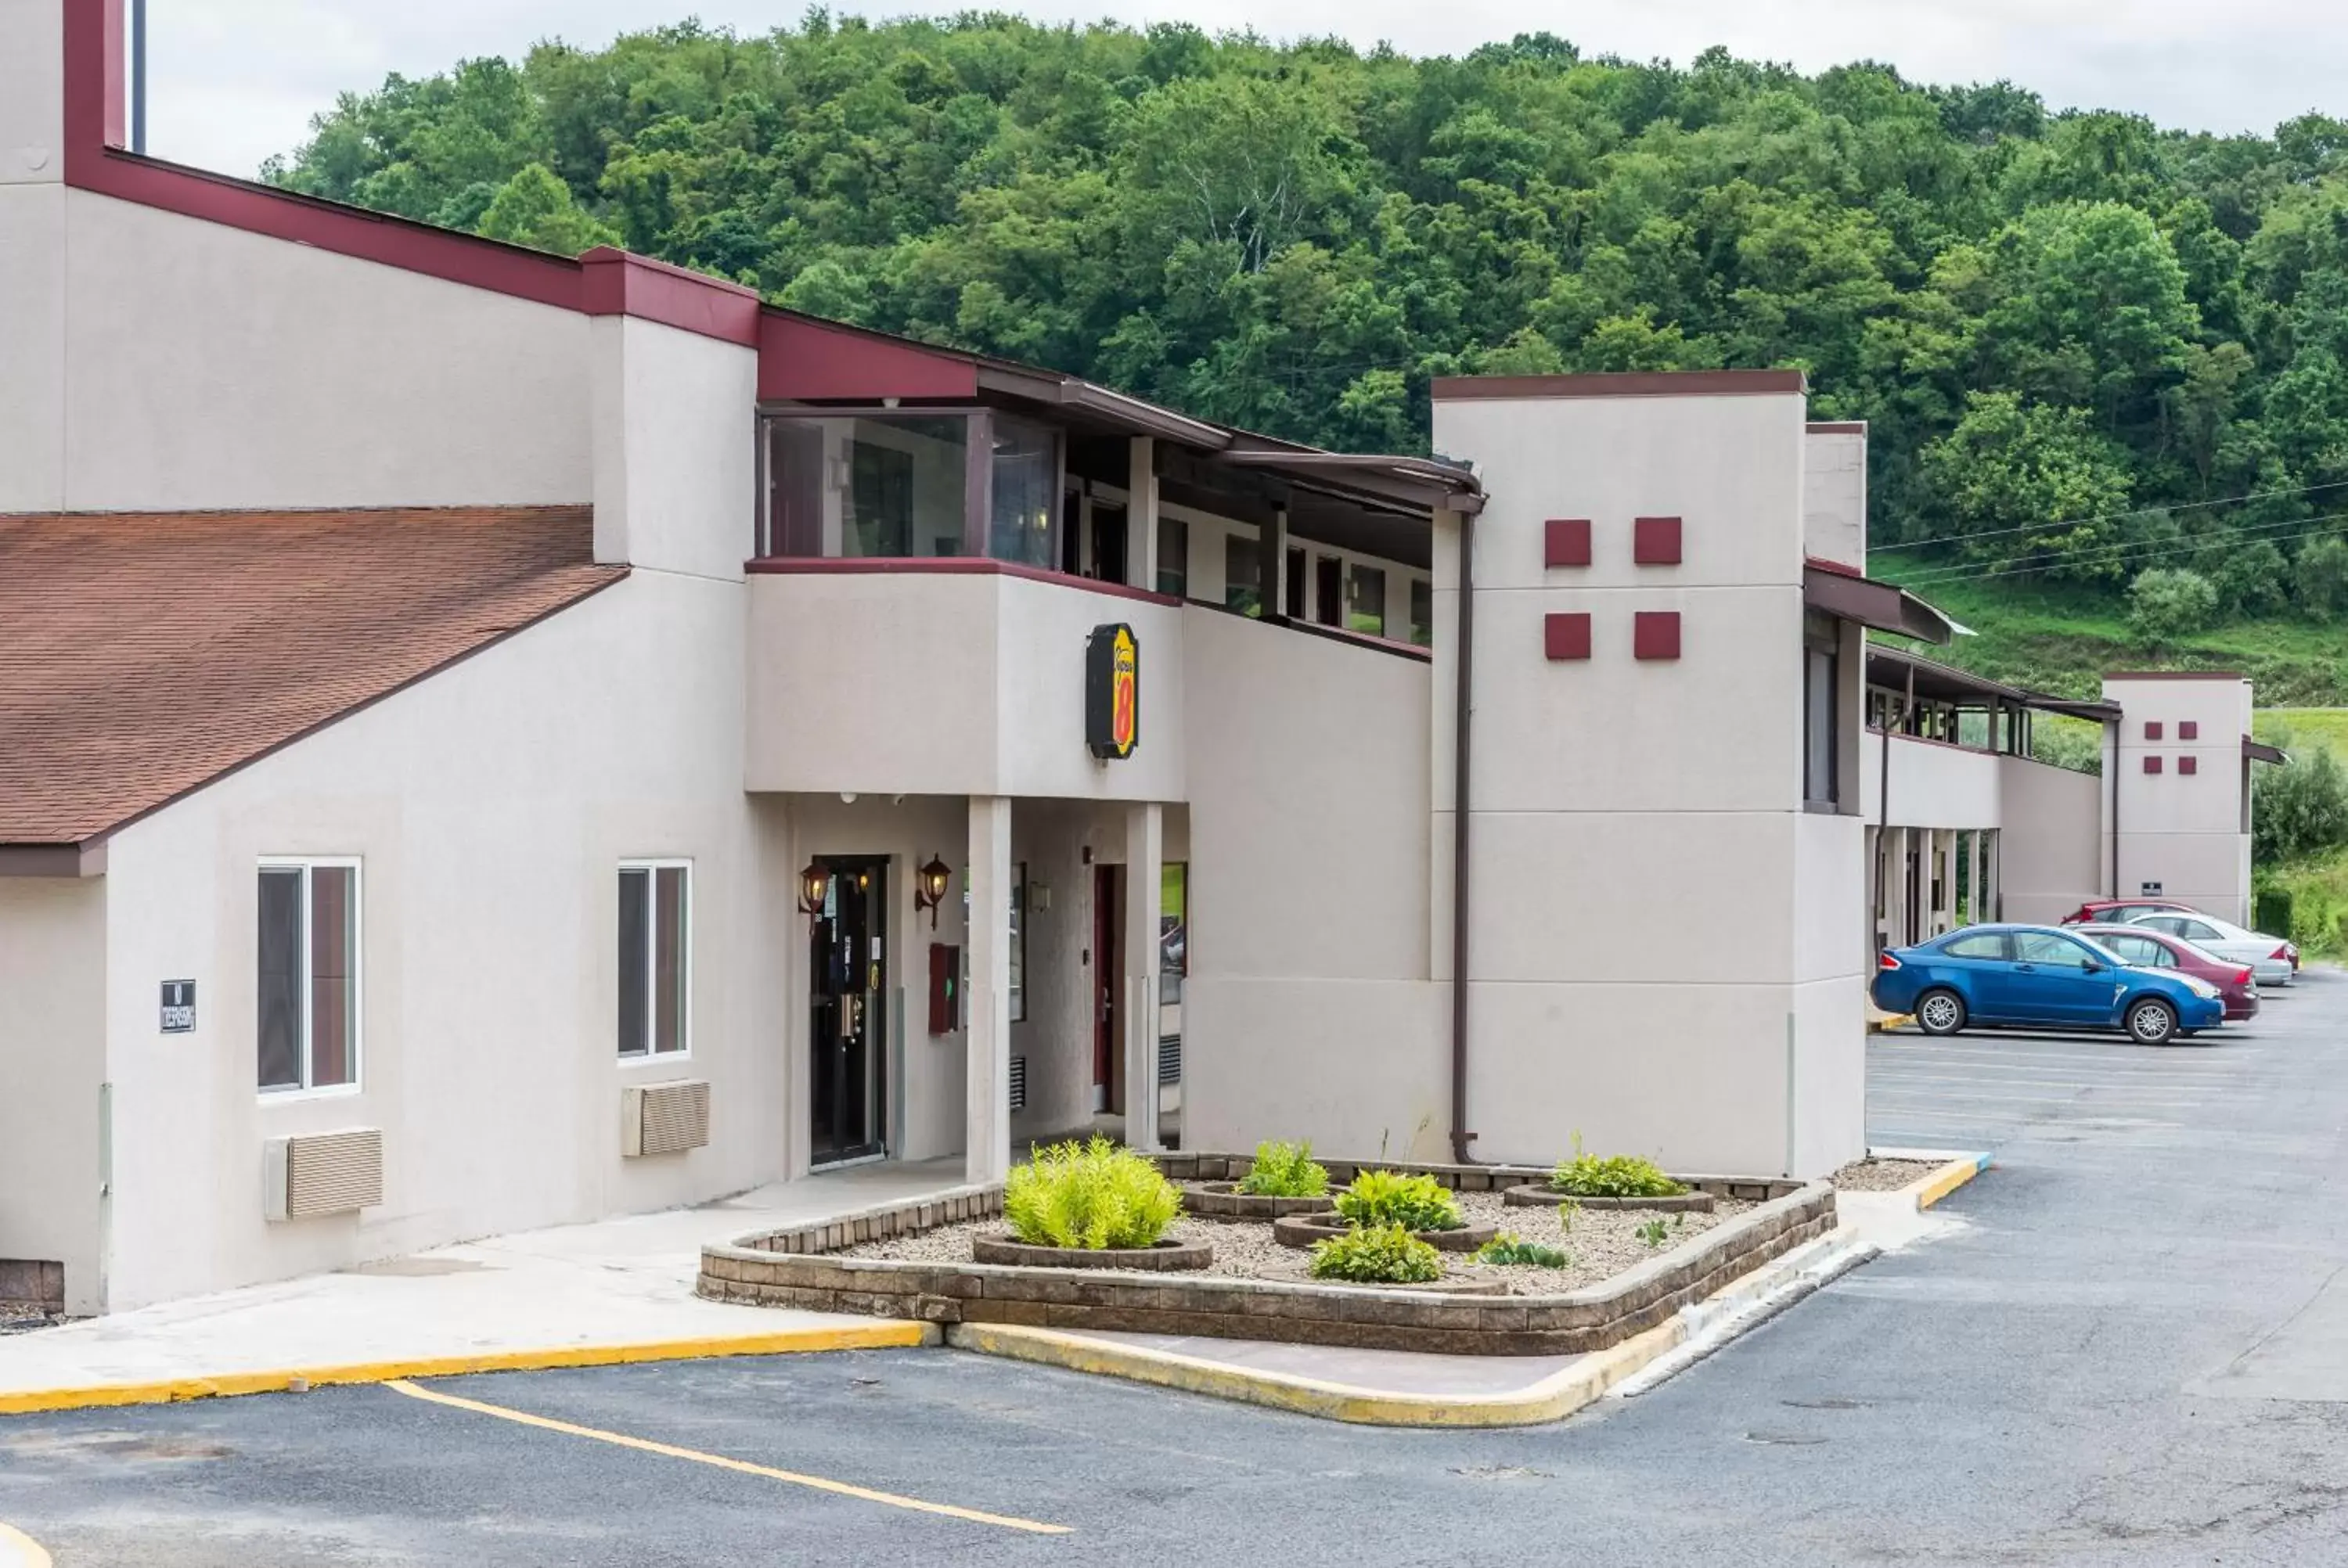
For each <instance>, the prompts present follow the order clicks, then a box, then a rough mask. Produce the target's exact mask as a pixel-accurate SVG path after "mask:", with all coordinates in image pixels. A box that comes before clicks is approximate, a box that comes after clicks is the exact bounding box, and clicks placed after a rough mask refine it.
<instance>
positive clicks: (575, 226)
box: [480, 163, 619, 256]
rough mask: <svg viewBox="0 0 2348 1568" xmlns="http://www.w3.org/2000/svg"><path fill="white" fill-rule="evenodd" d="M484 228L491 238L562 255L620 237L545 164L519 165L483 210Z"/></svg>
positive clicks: (589, 248)
mask: <svg viewBox="0 0 2348 1568" xmlns="http://www.w3.org/2000/svg"><path fill="white" fill-rule="evenodd" d="M480 227H481V232H482V233H484V234H486V235H488V236H489V238H490V239H492V240H510V241H512V242H513V243H515V244H517V245H529V246H532V247H534V248H536V249H538V250H541V251H553V252H554V253H555V254H556V255H558V256H576V255H578V254H579V253H580V252H581V251H590V250H592V249H594V248H595V247H596V246H598V245H613V244H617V243H618V242H619V236H618V235H616V234H614V233H613V232H612V231H611V230H609V229H606V228H605V227H604V226H603V225H602V224H601V223H598V222H597V221H595V220H594V218H593V217H592V216H591V215H590V214H588V213H586V212H582V211H581V210H580V209H579V205H578V203H577V202H575V201H573V200H572V198H571V188H570V187H569V186H567V185H565V184H563V183H562V181H561V180H560V179H556V178H555V177H554V171H553V170H552V169H549V168H547V167H546V165H544V164H542V163H532V164H527V165H525V166H524V167H522V168H521V169H517V170H516V171H515V173H514V176H513V178H512V179H509V180H507V181H506V182H505V184H504V185H502V186H500V187H499V190H498V193H497V195H496V196H495V197H493V198H492V199H491V200H490V201H489V206H488V207H487V208H486V209H485V210H483V211H482V213H481V224H480Z"/></svg>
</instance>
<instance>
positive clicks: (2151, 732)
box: [2144, 719, 2160, 741]
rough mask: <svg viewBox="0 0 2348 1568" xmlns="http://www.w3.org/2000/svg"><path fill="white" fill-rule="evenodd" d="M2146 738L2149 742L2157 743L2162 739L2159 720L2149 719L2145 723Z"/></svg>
mask: <svg viewBox="0 0 2348 1568" xmlns="http://www.w3.org/2000/svg"><path fill="white" fill-rule="evenodd" d="M2144 738H2145V739H2146V740H2147V741H2157V740H2158V739H2160V721H2159V720H2158V719H2149V720H2147V721H2146V722H2145V726H2144Z"/></svg>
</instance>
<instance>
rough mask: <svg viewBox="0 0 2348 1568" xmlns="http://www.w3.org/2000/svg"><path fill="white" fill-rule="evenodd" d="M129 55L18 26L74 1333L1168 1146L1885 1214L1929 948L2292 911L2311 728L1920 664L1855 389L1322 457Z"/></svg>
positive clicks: (8, 952) (53, 1050)
mask: <svg viewBox="0 0 2348 1568" xmlns="http://www.w3.org/2000/svg"><path fill="white" fill-rule="evenodd" d="M119 13H120V5H119V0H0V433H5V434H0V443H4V444H5V446H0V1288H5V1287H6V1286H7V1285H8V1282H9V1280H10V1279H12V1278H13V1279H15V1280H19V1281H22V1280H25V1279H36V1280H40V1281H46V1282H50V1283H49V1284H47V1285H46V1286H44V1288H47V1289H50V1290H52V1291H54V1292H57V1293H59V1294H61V1295H62V1297H63V1299H64V1303H65V1305H66V1306H67V1307H69V1308H70V1309H72V1310H74V1311H76V1312H92V1311H104V1310H121V1309H126V1308H129V1307H137V1306H140V1305H143V1304H147V1303H150V1302H155V1301H159V1300H164V1299H170V1298H174V1297H180V1296H190V1295H194V1294H198V1293H201V1292H206V1291H212V1290H218V1289H222V1288H227V1287H231V1286H239V1285H243V1284H248V1283H252V1282H257V1281H263V1280H269V1279H277V1278H284V1277H289V1276H295V1275H300V1274H304V1273H307V1272H312V1271H316V1270H323V1269H331V1268H338V1267H344V1266H350V1265H354V1264H357V1263H361V1262H365V1261H368V1260H371V1259H376V1258H381V1257H386V1256H391V1255H399V1254H404V1253H408V1252H413V1251H416V1250H418V1249H421V1248H425V1247H429V1246H433V1245H440V1244H444V1243H448V1242H452V1241H458V1240H462V1239H467V1238H472V1237H479V1236H484V1235H496V1234H500V1233H509V1232H514V1231H520V1230H524V1229H530V1228H533V1227H538V1226H545V1225H558V1224H563V1223H569V1222H575V1221H584V1220H592V1219H596V1218H601V1217H604V1216H608V1215H613V1214H625V1213H631V1212H640V1211H648V1210H654V1209H660V1208H664V1207H671V1206H675V1205H682V1204H697V1203H703V1202H707V1201H710V1200H715V1199H717V1198H721V1197H724V1196H726V1195H728V1194H741V1193H744V1192H747V1191H749V1190H751V1189H754V1188H757V1187H760V1186H762V1185H764V1184H772V1183H778V1182H790V1181H796V1180H798V1179H801V1178H804V1177H807V1176H808V1175H809V1174H810V1173H819V1172H822V1171H826V1170H829V1169H833V1168H837V1167H839V1166H841V1165H843V1164H848V1163H855V1162H863V1161H901V1162H923V1161H937V1160H942V1159H950V1158H952V1157H956V1156H958V1157H959V1159H960V1161H961V1165H960V1168H959V1172H958V1174H960V1175H962V1176H964V1177H966V1178H967V1179H968V1180H971V1181H978V1182H984V1181H993V1180H999V1179H1000V1178H1001V1177H1002V1175H1003V1174H1004V1172H1005V1170H1006V1169H1007V1168H1008V1166H1009V1163H1011V1161H1012V1160H1013V1158H1014V1152H1015V1151H1022V1150H1024V1149H1025V1146H1026V1144H1027V1143H1028V1142H1029V1141H1031V1140H1034V1139H1036V1138H1039V1137H1046V1136H1051V1135H1055V1134H1061V1133H1066V1132H1072V1131H1076V1130H1081V1129H1085V1128H1088V1127H1096V1126H1098V1127H1105V1128H1108V1129H1111V1130H1114V1131H1117V1132H1119V1133H1120V1134H1121V1135H1122V1136H1123V1137H1125V1138H1126V1139H1127V1140H1128V1142H1130V1143H1134V1144H1135V1145H1137V1146H1139V1147H1144V1148H1150V1147H1157V1146H1160V1145H1162V1144H1166V1143H1179V1146H1181V1147H1184V1148H1189V1149H1207V1150H1245V1149H1248V1148H1251V1147H1252V1146H1253V1145H1254V1143H1256V1142H1257V1141H1258V1140H1260V1139H1262V1138H1267V1137H1309V1138H1311V1139H1312V1140H1313V1142H1314V1143H1315V1144H1316V1145H1317V1146H1318V1147H1319V1148H1321V1149H1322V1150H1323V1151H1324V1152H1326V1153H1332V1154H1336V1155H1340V1156H1344V1157H1365V1156H1374V1155H1375V1154H1377V1153H1381V1152H1383V1153H1386V1154H1387V1155H1389V1156H1390V1157H1392V1158H1395V1159H1397V1160H1402V1159H1414V1160H1433V1161H1452V1160H1460V1161H1538V1162H1549V1161H1552V1160H1554V1159H1556V1158H1558V1157H1559V1156H1560V1155H1561V1154H1563V1153H1567V1152H1569V1151H1570V1148H1571V1146H1572V1144H1573V1142H1574V1139H1575V1137H1576V1136H1577V1134H1578V1135H1579V1136H1580V1137H1581V1140H1582V1141H1583V1143H1585V1144H1586V1145H1587V1146H1588V1147H1590V1148H1592V1149H1594V1150H1600V1151H1604V1152H1610V1153H1611V1152H1618V1151H1619V1152H1629V1153H1644V1154H1648V1155H1652V1156H1653V1157H1654V1158H1656V1159H1658V1160H1660V1161H1662V1162H1663V1163H1665V1164H1666V1165H1668V1166H1671V1167H1673V1168H1675V1169H1681V1170H1704V1171H1724V1172H1735V1173H1793V1174H1797V1175H1814V1174H1817V1173H1821V1172H1825V1171H1828V1170H1831V1169H1832V1168H1834V1167H1835V1166H1837V1165H1838V1164H1840V1163H1843V1162H1845V1161H1847V1160H1849V1159H1851V1158H1853V1157H1856V1156H1857V1155H1858V1154H1859V1153H1860V1152H1861V1150H1862V1147H1863V1143H1864V1131H1863V1114H1862V1113H1863V1106H1864V1083H1863V1079H1864V1067H1865V1050H1864V1040H1865V1033H1864V1031H1865V1022H1866V1000H1865V986H1866V983H1867V980H1868V978H1869V974H1870V972H1871V970H1872V968H1873V964H1874V955H1875V952H1876V949H1877V948H1878V947H1879V946H1880V945H1881V944H1883V943H1884V942H1886V941H1898V940H1903V939H1906V938H1908V937H1910V936H1917V935H1921V934H1923V933H1924V932H1926V931H1927V930H1931V929H1937V928H1940V927H1944V926H1946V925H1947V924H1949V923H1950V922H1951V921H1952V920H1953V919H1955V918H1956V917H1957V914H1958V911H1959V909H1960V907H1961V904H1964V903H1968V902H1969V904H1970V907H1972V908H1974V909H1975V910H1976V911H1977V912H1980V913H1984V914H1986V913H2002V914H2004V915H2006V916H2008V917H2054V916H2056V915H2058V914H2059V913H2061V912H2062V909H2063V908H2065V907H2068V905H2069V904H2071V903H2074V902H2075V901H2076V900H2078V899H2079V898H2082V897H2092V896H2095V895H2097V894H2099V893H2103V892H2106V891H2107V890H2109V889H2112V888H2114V887H2116V886H2123V885H2124V886H2127V888H2128V889H2129V890H2130V891H2134V890H2136V889H2137V887H2138V886H2140V885H2161V886H2166V887H2167V889H2168V891H2169V892H2170V893H2172V894H2176V895H2178V896H2180V897H2189V898H2192V899H2193V900H2195V901H2196V902H2201V903H2203V904H2204V905H2205V907H2210V908H2212V909H2214V910H2216V911H2218V912H2219V913H2223V914H2229V915H2239V914H2240V912H2241V904H2242V901H2243V899H2244V897H2245V896H2246V890H2247V886H2248V862H2247V849H2246V845H2247V829H2248V820H2247V806H2246V802H2247V799H2248V795H2247V789H2246V784H2245V780H2246V778H2247V774H2246V771H2245V770H2246V768H2247V765H2248V764H2247V762H2246V761H2245V760H2244V759H2245V758H2246V757H2247V756H2248V755H2249V754H2250V753H2247V752H2246V751H2245V750H2244V746H2243V742H2242V739H2241V737H2242V735H2243V733H2244V732H2246V731H2247V729H2248V714H2249V702H2250V694H2249V689H2248V686H2247V683H2245V682H2240V681H2239V680H2195V679H2192V678H2176V679H2162V680H2139V679H2134V678H2115V679H2114V681H2113V682H2111V683H2110V684H2109V685H2108V686H2107V687H2106V692H2105V696H2104V700H2103V701H2102V702H2096V703H2078V702H2072V703H2067V704H2066V703H2058V702H2055V700H2053V699H2049V698H2044V697H2040V696H2035V695H2033V694H2030V693H2024V692H2013V691H2010V690H2008V689H2006V688H2003V687H1998V686H1994V685H1993V684H1992V683H1989V682H1980V681H1977V680H1974V679H1973V678H1972V677H1970V676H1964V675H1962V674H1959V673H1957V672H1954V671H1950V670H1949V669H1948V668H1947V667H1946V666H1945V665H1942V664H1939V663H1936V662H1932V661H1929V660H1927V659H1924V658H1921V657H1918V656H1916V655H1914V654H1911V653H1906V652H1901V651H1898V648H1901V647H1917V646H1924V645H1930V644H1933V643H1937V642H1943V641H1947V640H1948V639H1949V638H1950V637H1951V636H1952V635H1953V634H1954V632H1955V631H1956V630H1957V629H1955V628H1953V627H1952V625H1951V624H1950V623H1949V622H1948V621H1947V620H1945V618H1943V617H1942V616H1941V615H1940V614H1939V613H1938V612H1936V611H1935V610H1932V609H1931V607H1930V606H1928V605H1925V604H1923V603H1921V602H1920V601H1919V600H1915V599H1913V598H1911V597H1910V596H1907V595H1905V594H1903V593H1901V592H1900V590H1899V589H1895V588H1892V587H1890V586H1889V585H1886V584H1884V583H1881V582H1878V581H1872V580H1870V579H1868V577H1867V576H1866V514H1865V488H1866V436H1865V431H1864V428H1863V427H1861V426H1857V425H1819V424H1813V423H1810V422H1809V421H1808V420H1807V406H1806V397H1805V389H1804V384H1803V379H1802V376H1801V375H1800V374H1799V373H1797V372H1790V371H1728V372H1715V373H1704V374H1634V375H1620V376H1609V375H1586V376H1554V377H1529V378H1521V377H1494V378H1479V379H1463V380H1449V381H1439V382H1437V384H1436V385H1435V388H1434V429H1433V442H1432V446H1433V449H1434V450H1435V451H1436V452H1437V453H1440V454H1443V455H1444V456H1442V457H1441V458H1439V459H1432V460H1431V459H1426V458H1419V457H1407V456H1363V455H1354V454H1337V453H1329V452H1322V451H1316V450H1313V449H1311V448H1307V447H1303V446H1293V445H1290V444H1287V443H1283V442H1279V441H1274V440H1270V439H1267V438H1264V437H1262V436H1255V435H1251V434H1250V433H1247V432H1245V431H1240V430H1234V429H1231V428H1228V427H1225V426H1222V425H1214V424H1211V423H1209V422H1205V421H1201V420H1199V419H1195V418H1192V417H1189V416H1188V415H1184V414H1182V413H1180V412H1179V411H1176V410H1172V409H1168V408H1162V407H1157V406H1153V405H1148V404H1146V403H1142V402H1139V401H1138V400H1136V399H1133V398H1130V397H1127V396H1124V395H1119V394H1117V393H1116V392H1113V391H1110V390H1108V389H1107V388H1105V387H1101V386H1097V385H1094V384H1089V383H1086V382H1084V381H1081V380H1077V379H1076V378H1073V377H1070V376H1066V375H1062V374H1055V373H1053V372H1050V371H1046V370H1041V369H1037V368H1035V367H1033V366H1027V365H1019V364H1006V363H1003V362H1000V361H995V360H991V359H987V358H983V357H981V356H977V355H973V354H963V353H958V352H954V351H952V350H947V349H942V348H938V347H934V346H932V345H928V344H923V343H914V342H910V341H906V340H902V339H898V338H893V337H890V336H885V335H882V334H880V333H870V332H866V331H860V330H858V329H855V328H852V327H849V326H843V325H840V324H838V323H829V322H825V321H820V320H817V319H814V318H811V317H808V316H804V315H799V314H795V313H790V312H787V311H782V310H778V309H775V308H773V307H771V306H766V305H762V304H761V303H760V302H759V301H758V299H757V297H756V295H755V294H753V293H752V292H749V291H747V290H746V289H743V288H740V287H737V286H736V285H734V284H731V283H727V282H720V281H717V280H714V279H710V278H706V277H702V276H699V275H696V274H693V273H690V272H683V271H680V270H677V269H675V268H672V267H668V266H665V265H663V264H661V263H659V262H656V261H648V260H646V259H644V258H642V257H637V256H633V255H628V254H624V253H622V252H620V251H612V250H598V251H590V252H588V253H587V254H586V255H584V256H582V257H579V258H577V259H576V260H572V259H566V258H560V257H554V256H549V255H544V254H540V253H537V252H533V251H523V250H519V249H516V248H513V247H510V246H505V245H500V244H497V243H494V242H492V241H484V240H479V239H475V238H471V237H469V236H464V235H458V234H453V233H447V232H442V231H435V230H432V229H429V228H427V227H424V226H421V225H417V224H413V223H408V222H405V221H403V220H397V219H390V218H385V217H381V216H379V215H376V214H372V213H362V212H358V211H355V210H348V209H344V208H340V207H337V206H335V205H333V204H330V203H325V202H321V201H317V200H310V199H306V198H301V197H296V196H291V195H287V194H284V193H282V192H278V191H275V190H270V189H267V188H264V187H261V186H256V185H252V184H249V183H246V182H243V181H240V180H235V179H226V178H223V177H221V176H217V175H212V174H208V173H201V172H197V171H193V170H189V169H180V168H177V167H174V166H172V165H170V164H167V163H163V162H160V161H159V160H156V159H149V158H143V157H139V156H137V155H134V154H132V153H129V152H128V151H126V150H124V148H123V140H124V138H123V135H122V102H123V100H122V90H121V87H122V83H121V71H120V68H119V62H120V59H121V54H120V21H121V18H120V14H119ZM1869 630H1874V631H1876V632H1879V633H1882V634H1885V635H1887V636H1890V637H1895V638H1898V639H1900V640H1901V641H1900V644H1899V645H1898V647H1895V646H1894V645H1893V644H1890V643H1885V642H1871V641H1869V640H1868V633H1869ZM2049 709H2054V710H2055V711H2059V712H2066V713H2070V714H2073V715H2074V716H2085V717H2088V718H2091V719H2094V720H2096V722H2099V723H2103V724H2104V725H2105V729H2106V744H2107V747H2108V748H2109V749H2108V752H2107V755H2106V767H2105V771H2104V777H2103V778H2102V779H2097V778H2095V777H2093V776H2090V775H2085V774H2069V773H2065V772H2064V771H2063V770H2060V769H2055V768H2050V767H2047V766H2045V765H2044V764H2038V763H2034V762H2032V761H2030V760H2028V758H2027V756H2026V754H2025V752H2026V737H2027V732H2028V727H2029V724H2030V723H2031V722H2032V718H2033V716H2034V714H2036V713H2039V712H2044V711H2047V710H2049ZM2163 725H2167V726H2169V728H2168V729H2167V730H2166V731H2165V732H2164V731H2163V730H2162V728H2161V726H2163ZM2156 763H2158V764H2166V765H2165V766H2164V767H2160V768H2156V767H2155V766H2154V764H2156ZM2106 783H2111V784H2116V785H2117V786H2119V787H2118V794H2117V795H2116V797H2115V796H2112V795H2109V794H2106V787H2105V786H2106ZM1960 866H1962V870H1960ZM1961 896H1962V897H1961Z"/></svg>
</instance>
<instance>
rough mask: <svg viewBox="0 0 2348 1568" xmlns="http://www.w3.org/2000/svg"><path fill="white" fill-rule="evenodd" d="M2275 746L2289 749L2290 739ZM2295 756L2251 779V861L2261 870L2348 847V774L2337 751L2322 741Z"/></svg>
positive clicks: (2283, 737) (2298, 751)
mask: <svg viewBox="0 0 2348 1568" xmlns="http://www.w3.org/2000/svg"><path fill="white" fill-rule="evenodd" d="M2275 743H2276V744H2278V745H2281V746H2284V747H2287V748H2288V747H2290V744H2291V737H2290V735H2289V734H2288V733H2283V734H2282V737H2281V740H2279V741H2276V742H2275ZM2290 755H2291V762H2290V764H2288V765H2286V766H2283V767H2262V768H2260V769H2258V770H2256V772H2255V774H2253V776H2252V781H2251V786H2250V858H2251V859H2252V860H2253V861H2255V862H2256V863H2257V864H2258V865H2259V866H2261V867H2267V868H2271V867H2273V866H2280V865H2281V864H2283V863H2285V862H2288V861H2293V860H2305V859H2308V858H2310V857H2311V856H2318V855H2323V854H2328V853H2330V852H2331V851H2333V850H2335V849H2339V848H2341V847H2343V845H2348V774H2343V771H2342V769H2341V766H2340V763H2339V760H2338V759H2337V758H2335V757H2334V756H2333V754H2332V748H2331V747H2329V746H2326V745H2323V744H2322V743H2317V744H2315V745H2312V746H2307V747H2304V748H2300V749H2293V750H2291V753H2290Z"/></svg>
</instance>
